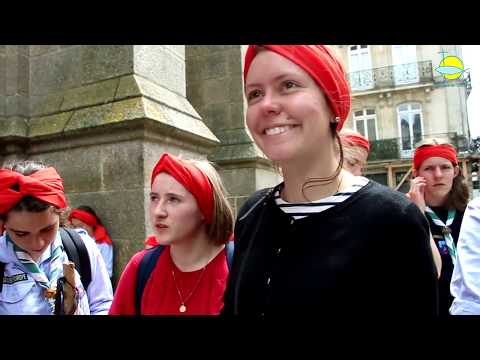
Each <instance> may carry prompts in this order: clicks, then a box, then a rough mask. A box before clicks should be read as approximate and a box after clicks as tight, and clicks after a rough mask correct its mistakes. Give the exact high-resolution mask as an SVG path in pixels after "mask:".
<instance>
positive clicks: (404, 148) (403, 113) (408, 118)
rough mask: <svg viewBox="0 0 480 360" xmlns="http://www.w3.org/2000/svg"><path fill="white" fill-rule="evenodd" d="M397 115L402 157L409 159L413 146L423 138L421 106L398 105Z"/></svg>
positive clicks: (412, 104) (410, 104) (413, 104)
mask: <svg viewBox="0 0 480 360" xmlns="http://www.w3.org/2000/svg"><path fill="white" fill-rule="evenodd" d="M397 115H398V124H399V125H398V126H399V131H400V150H401V153H402V157H410V156H412V154H413V150H414V149H415V144H417V143H418V142H419V141H420V140H422V138H423V125H422V105H421V104H420V103H408V104H402V105H399V106H398V107H397Z"/></svg>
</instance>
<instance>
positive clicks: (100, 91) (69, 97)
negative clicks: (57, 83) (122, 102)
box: [61, 79, 119, 111]
mask: <svg viewBox="0 0 480 360" xmlns="http://www.w3.org/2000/svg"><path fill="white" fill-rule="evenodd" d="M118 82H119V80H118V79H111V80H107V81H102V82H98V83H94V84H91V85H85V86H82V87H79V88H75V89H71V90H67V91H65V93H64V101H63V103H62V107H61V110H62V111H65V110H71V109H76V108H79V107H86V106H91V105H98V104H105V103H108V102H112V101H113V98H114V96H115V92H116V90H117V87H118Z"/></svg>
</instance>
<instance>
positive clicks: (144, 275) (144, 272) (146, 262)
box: [135, 241, 234, 315]
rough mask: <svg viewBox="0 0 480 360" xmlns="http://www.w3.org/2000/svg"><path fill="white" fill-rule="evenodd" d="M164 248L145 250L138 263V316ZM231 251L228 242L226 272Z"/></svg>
mask: <svg viewBox="0 0 480 360" xmlns="http://www.w3.org/2000/svg"><path fill="white" fill-rule="evenodd" d="M163 249H165V246H163V245H158V246H155V247H153V248H151V249H148V250H147V253H146V254H145V256H144V257H143V258H142V260H141V261H140V265H139V267H138V271H137V282H136V286H135V313H136V314H137V315H140V306H141V304H142V297H143V290H144V289H145V285H146V284H147V281H148V279H149V278H150V275H151V273H152V271H153V268H154V267H155V265H156V264H157V261H158V258H159V257H160V254H161V253H162V251H163ZM233 250H234V243H233V241H229V242H228V243H227V244H226V245H225V251H226V252H227V254H226V255H227V265H228V270H229V271H230V269H231V268H232V262H233Z"/></svg>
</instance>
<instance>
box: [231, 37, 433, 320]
mask: <svg viewBox="0 0 480 360" xmlns="http://www.w3.org/2000/svg"><path fill="white" fill-rule="evenodd" d="M244 63H245V68H244V83H245V97H246V99H247V104H248V107H247V113H246V123H247V126H248V128H249V130H250V133H251V134H252V136H253V139H254V140H255V143H256V144H257V145H258V146H259V147H260V148H261V149H262V151H263V152H264V153H265V155H266V156H267V157H268V158H270V159H271V160H272V161H274V162H276V163H278V165H279V166H280V168H281V170H282V174H283V177H284V182H283V183H281V184H279V185H277V186H275V187H274V188H269V189H262V190H259V191H258V192H257V193H255V194H253V195H252V196H251V197H250V199H249V200H247V202H246V203H245V204H244V206H243V207H242V208H241V209H240V211H239V214H238V218H237V222H236V224H235V254H234V262H233V267H232V271H231V273H230V278H229V282H228V286H227V291H226V294H225V308H224V310H223V313H224V314H226V315H233V314H235V315H237V314H245V315H258V316H262V315H265V316H268V315H277V316H282V317H285V316H288V315H295V316H298V315H303V314H304V315H307V316H310V315H312V314H327V313H328V314H335V315H340V314H341V315H342V316H349V315H355V316H358V315H363V316H368V317H372V316H375V315H385V314H389V315H408V316H414V315H419V316H432V315H435V314H436V313H437V308H436V303H437V297H436V296H437V295H436V285H437V280H436V273H435V267H434V264H433V259H432V257H431V253H430V249H429V237H428V224H427V222H426V220H425V218H424V216H423V215H422V214H421V212H420V211H419V210H418V208H417V207H416V206H415V205H414V204H412V203H411V202H409V201H408V200H407V199H406V198H405V197H404V196H403V195H402V194H398V193H396V192H394V191H393V190H391V189H389V188H386V187H384V186H381V185H379V184H377V183H374V182H373V181H369V180H368V179H366V178H364V177H361V176H355V175H353V174H351V173H349V172H348V171H346V170H343V169H342V164H343V149H342V143H341V141H340V139H339V135H338V132H339V131H340V130H341V129H342V127H343V124H344V123H345V121H346V119H347V117H348V114H349V111H350V105H351V95H350V88H349V84H348V81H347V79H346V74H345V71H344V68H343V65H342V64H341V62H340V61H339V59H338V58H337V56H336V54H335V53H334V52H333V51H332V49H330V48H329V47H328V46H324V45H250V46H249V47H248V49H247V52H246V55H245V62H244ZM405 239H408V241H409V251H408V252H407V253H405V252H400V251H398V247H399V246H400V245H399V244H403V243H404V241H405ZM405 262H407V263H408V264H409V266H408V268H407V269H405V267H404V266H402V265H403V264H404V263H405ZM411 294H414V295H413V296H414V297H415V301H412V297H411V296H412V295H411Z"/></svg>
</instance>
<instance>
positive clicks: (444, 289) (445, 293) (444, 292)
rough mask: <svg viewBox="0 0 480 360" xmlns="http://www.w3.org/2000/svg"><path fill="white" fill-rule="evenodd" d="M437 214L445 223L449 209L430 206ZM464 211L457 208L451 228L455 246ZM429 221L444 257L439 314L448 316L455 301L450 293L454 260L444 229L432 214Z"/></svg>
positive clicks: (439, 286)
mask: <svg viewBox="0 0 480 360" xmlns="http://www.w3.org/2000/svg"><path fill="white" fill-rule="evenodd" d="M430 208H431V209H432V210H433V211H434V212H435V214H437V216H438V217H439V218H440V220H442V221H443V223H444V224H445V223H446V221H447V217H448V209H445V208H443V207H433V206H431V207H430ZM463 214H464V212H463V211H460V210H457V211H456V213H455V218H454V219H453V223H452V225H450V226H449V228H450V229H451V231H452V238H453V242H454V243H455V246H456V245H457V241H458V235H459V233H460V226H461V225H462V220H463ZM427 219H428V223H429V225H430V230H431V231H432V235H433V240H434V241H435V244H436V245H437V248H438V251H439V252H440V256H441V258H442V271H441V273H440V279H438V300H439V302H438V303H439V314H440V316H448V315H449V310H450V306H451V305H452V302H453V296H452V294H451V293H450V281H451V280H452V274H453V262H452V258H451V256H450V254H449V253H448V248H447V244H446V243H445V238H444V237H443V234H442V229H441V227H440V226H437V225H435V223H434V222H433V220H432V219H431V218H430V216H428V215H427Z"/></svg>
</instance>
